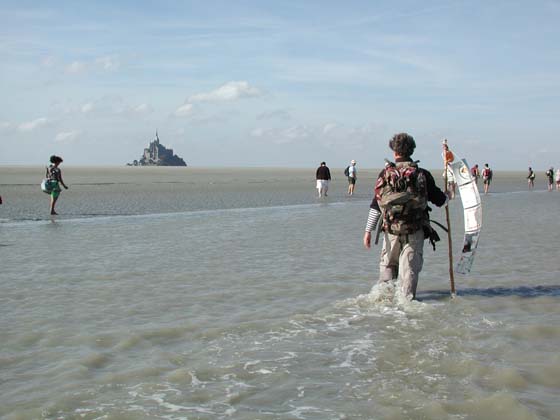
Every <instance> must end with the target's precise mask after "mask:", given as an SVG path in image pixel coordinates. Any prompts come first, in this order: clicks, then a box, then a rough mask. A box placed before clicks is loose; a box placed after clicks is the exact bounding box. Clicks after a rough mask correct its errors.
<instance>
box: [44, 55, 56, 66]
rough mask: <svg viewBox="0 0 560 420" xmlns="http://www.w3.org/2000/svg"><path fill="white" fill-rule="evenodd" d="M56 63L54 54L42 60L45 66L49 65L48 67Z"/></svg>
mask: <svg viewBox="0 0 560 420" xmlns="http://www.w3.org/2000/svg"><path fill="white" fill-rule="evenodd" d="M55 64H56V61H55V59H54V57H53V56H48V57H45V58H43V60H42V61H41V65H42V66H43V67H47V68H50V67H54V65H55Z"/></svg>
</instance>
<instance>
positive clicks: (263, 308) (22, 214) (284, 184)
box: [0, 168, 560, 419]
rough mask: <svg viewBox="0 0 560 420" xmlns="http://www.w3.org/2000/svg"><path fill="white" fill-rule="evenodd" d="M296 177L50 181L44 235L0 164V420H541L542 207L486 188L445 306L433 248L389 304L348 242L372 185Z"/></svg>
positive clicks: (547, 375) (550, 328) (557, 356)
mask: <svg viewBox="0 0 560 420" xmlns="http://www.w3.org/2000/svg"><path fill="white" fill-rule="evenodd" d="M341 172H342V170H336V169H335V170H333V174H335V176H336V174H338V173H341ZM313 173H314V170H311V171H303V170H281V169H278V170H273V169H266V170H265V169H252V170H240V169H220V170H217V169H212V170H210V169H208V170H202V169H190V168H182V169H178V168H167V169H166V168H124V169H120V168H118V169H115V168H104V169H93V168H92V169H78V168H68V169H65V168H63V174H64V176H65V180H66V182H67V183H68V184H69V185H70V190H68V191H64V192H63V193H62V196H61V199H60V203H59V207H58V211H59V213H60V214H61V215H60V216H58V217H57V218H56V219H52V220H51V219H50V217H48V215H47V210H48V197H47V196H46V195H45V194H43V193H42V192H40V191H39V190H38V182H40V178H41V175H42V172H41V168H0V195H2V198H3V200H4V204H3V205H2V206H0V219H1V221H0V255H1V260H0V261H1V265H2V270H1V275H0V343H1V347H0V416H1V417H2V418H6V419H27V418H29V419H34V418H49V419H75V418H85V419H98V418H107V419H143V418H146V419H148V418H166V419H220V418H221V419H229V418H232V419H420V418H425V419H437V418H442V419H446V418H456V419H497V418H504V419H506V418H507V419H560V414H559V413H560V402H559V400H558V394H559V391H560V353H559V351H558V349H559V348H560V305H559V303H560V275H559V274H560V262H559V259H558V252H557V250H556V244H557V243H559V240H560V230H559V229H558V222H557V213H558V208H559V207H558V205H559V202H560V193H557V192H552V193H547V192H545V191H543V190H542V188H541V189H540V190H536V191H532V192H528V191H525V181H524V174H522V173H517V174H516V173H508V174H496V181H495V183H494V185H493V186H492V187H493V192H492V193H491V194H489V195H488V196H484V197H483V212H484V228H483V233H482V236H481V240H480V245H479V254H478V255H477V259H476V261H475V264H474V267H473V271H472V273H471V274H470V275H468V276H459V275H457V276H456V280H455V281H456V285H457V290H458V297H457V298H456V299H450V298H449V292H448V289H449V280H448V278H447V247H446V245H445V244H444V243H443V242H440V244H439V246H438V249H437V251H436V252H433V251H432V249H431V248H430V247H429V246H426V248H425V257H426V258H425V264H424V271H423V272H422V275H421V278H420V283H419V295H418V297H419V300H420V301H418V302H412V303H409V304H404V303H402V302H400V301H399V300H398V299H397V298H393V296H392V294H391V293H390V291H388V290H384V289H383V290H382V289H380V288H378V287H376V286H375V287H373V288H372V286H373V285H374V284H375V282H376V280H377V277H378V273H377V262H378V258H379V247H375V248H374V249H373V250H369V251H367V250H365V249H364V248H363V247H362V245H361V239H362V234H363V227H364V224H365V221H366V218H367V211H368V205H369V200H370V199H371V185H372V183H373V178H374V177H375V174H376V171H369V172H368V171H363V172H362V176H361V178H360V180H359V181H358V185H357V194H356V195H355V196H354V197H352V198H348V197H346V196H345V194H344V192H345V188H346V186H345V183H344V179H343V176H337V179H335V181H334V182H333V185H332V186H331V191H330V195H329V198H327V199H326V200H322V201H321V200H317V199H316V198H315V197H314V192H315V191H314V189H313V188H314V181H313ZM37 179H38V181H37ZM438 181H439V179H438ZM433 213H434V214H433V217H434V219H436V220H440V221H441V220H443V212H442V211H441V210H440V209H436V210H434V212H433ZM451 214H452V221H453V223H452V225H453V227H454V229H453V237H454V244H455V248H457V249H455V251H456V252H457V251H458V248H460V245H461V235H462V223H463V222H462V214H461V211H460V204H459V202H458V201H455V202H453V203H452V204H451ZM441 236H442V237H443V234H442V235H441Z"/></svg>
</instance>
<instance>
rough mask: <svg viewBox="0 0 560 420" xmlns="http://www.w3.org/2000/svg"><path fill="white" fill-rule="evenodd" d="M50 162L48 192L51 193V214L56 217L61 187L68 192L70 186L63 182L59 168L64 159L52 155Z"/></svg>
mask: <svg viewBox="0 0 560 420" xmlns="http://www.w3.org/2000/svg"><path fill="white" fill-rule="evenodd" d="M50 162H51V164H50V165H49V167H48V168H47V173H46V177H47V179H46V192H49V193H50V196H51V214H52V215H56V214H58V213H57V212H56V211H55V209H54V206H55V205H56V202H57V201H58V197H59V196H60V191H61V190H60V186H61V185H62V186H63V187H64V189H66V190H67V189H68V186H67V185H66V184H65V183H64V181H63V180H62V171H61V170H60V168H59V166H60V164H61V163H62V158H61V157H60V156H55V155H52V156H51V158H50Z"/></svg>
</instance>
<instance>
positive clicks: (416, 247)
mask: <svg viewBox="0 0 560 420" xmlns="http://www.w3.org/2000/svg"><path fill="white" fill-rule="evenodd" d="M383 235H384V238H383V249H382V250H381V261H380V262H379V283H382V282H386V281H390V280H395V279H397V278H399V279H400V280H401V288H402V293H403V295H404V296H405V297H406V298H407V299H409V300H412V299H414V298H415V297H416V287H417V286H418V275H419V274H420V271H422V265H423V263H424V231H423V230H422V229H420V230H418V231H416V232H414V233H410V234H408V235H392V234H390V233H387V232H384V234H383Z"/></svg>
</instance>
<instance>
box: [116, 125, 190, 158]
mask: <svg viewBox="0 0 560 420" xmlns="http://www.w3.org/2000/svg"><path fill="white" fill-rule="evenodd" d="M127 166H187V164H186V163H185V161H184V160H183V159H182V158H180V157H179V156H177V155H174V154H173V149H168V148H166V147H165V146H164V145H162V144H160V142H159V137H158V133H157V131H156V138H155V139H154V140H153V141H152V142H151V143H150V145H149V146H148V147H147V148H146V149H144V155H143V156H142V157H141V158H140V159H139V160H136V159H135V160H134V161H133V162H132V163H127Z"/></svg>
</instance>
